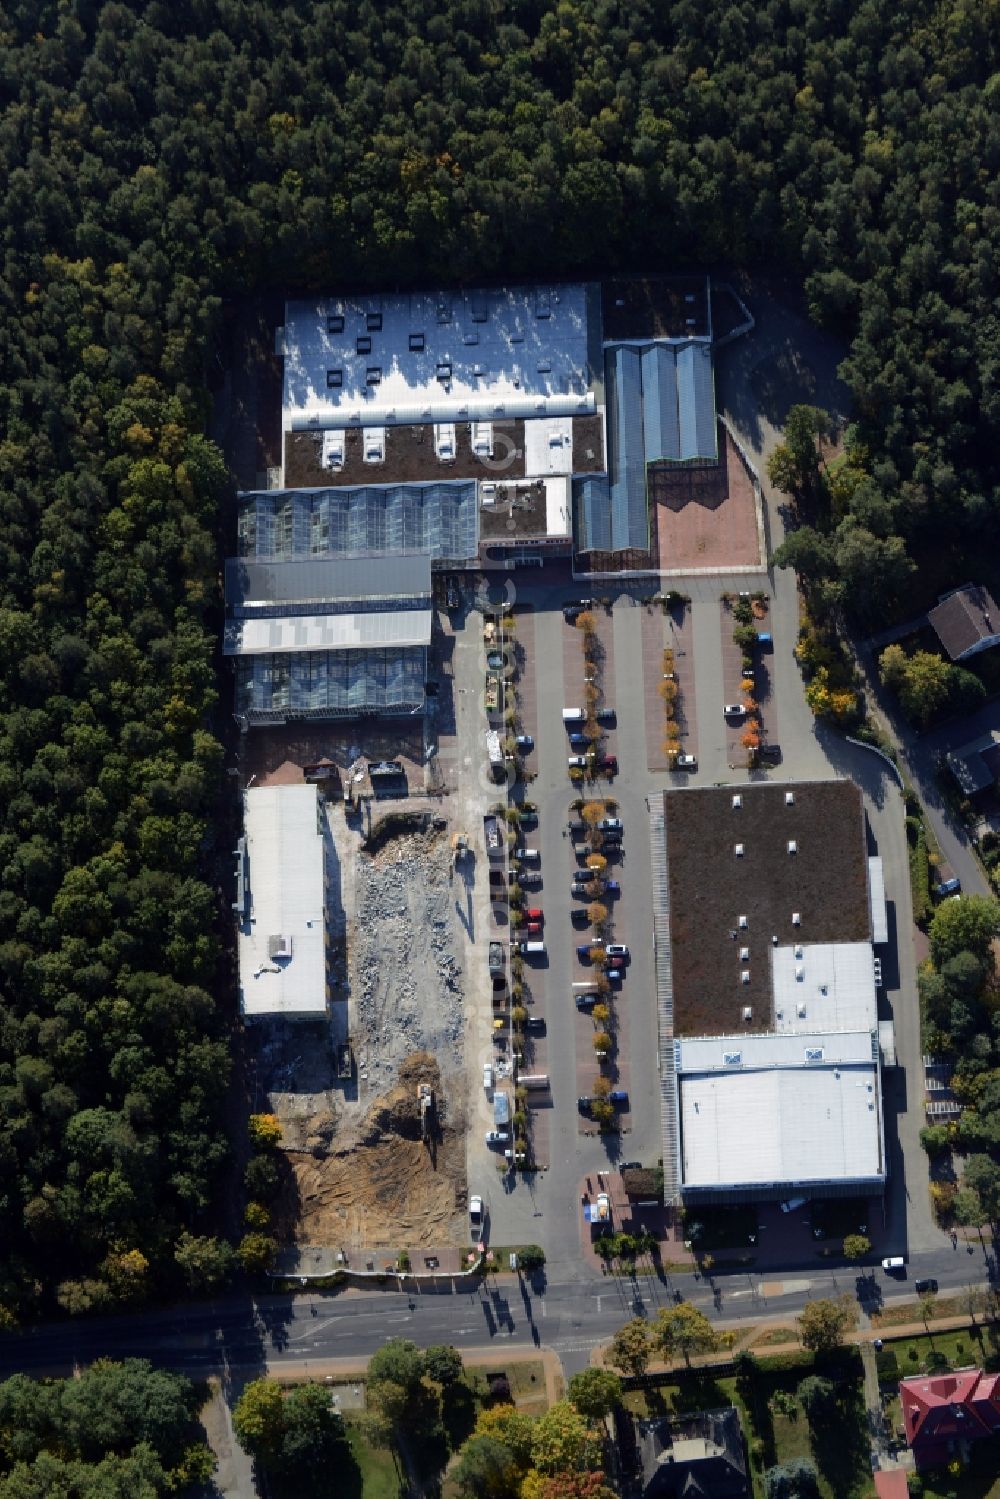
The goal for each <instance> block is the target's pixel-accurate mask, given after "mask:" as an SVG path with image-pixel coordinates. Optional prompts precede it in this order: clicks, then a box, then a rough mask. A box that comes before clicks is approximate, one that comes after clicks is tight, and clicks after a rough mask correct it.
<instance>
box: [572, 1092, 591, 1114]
mask: <svg viewBox="0 0 1000 1499" xmlns="http://www.w3.org/2000/svg"><path fill="white" fill-rule="evenodd" d="M593 1102H594V1100H593V1099H592V1098H590V1097H588V1096H587V1095H583V1096H581V1097H580V1098H578V1099H577V1101H576V1106H577V1108H578V1109H579V1110H580V1113H581V1114H589V1113H590V1110H591V1106H592V1104H593Z"/></svg>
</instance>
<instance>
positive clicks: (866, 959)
mask: <svg viewBox="0 0 1000 1499" xmlns="http://www.w3.org/2000/svg"><path fill="white" fill-rule="evenodd" d="M771 963H772V969H771V982H772V987H773V990H774V1028H775V1030H776V1031H777V1032H778V1033H779V1034H784V1033H787V1032H791V1033H793V1034H795V1033H803V1032H809V1031H812V1032H816V1031H853V1030H865V1031H872V1030H874V1029H875V1025H876V1021H877V1018H878V1010H877V1004H876V998H875V965H874V961H873V955H872V946H871V943H870V942H812V943H810V942H807V943H804V944H801V945H798V946H789V947H775V948H773V949H772V953H771Z"/></svg>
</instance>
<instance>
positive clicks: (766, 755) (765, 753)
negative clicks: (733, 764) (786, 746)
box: [757, 744, 781, 765]
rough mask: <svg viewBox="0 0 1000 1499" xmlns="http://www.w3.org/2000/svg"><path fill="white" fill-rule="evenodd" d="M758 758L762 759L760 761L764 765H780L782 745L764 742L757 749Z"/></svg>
mask: <svg viewBox="0 0 1000 1499" xmlns="http://www.w3.org/2000/svg"><path fill="white" fill-rule="evenodd" d="M757 758H758V759H759V760H760V763H761V764H762V765H780V764H781V745H780V744H762V745H761V747H760V749H759V750H758V751H757Z"/></svg>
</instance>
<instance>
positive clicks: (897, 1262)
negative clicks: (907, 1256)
mask: <svg viewBox="0 0 1000 1499" xmlns="http://www.w3.org/2000/svg"><path fill="white" fill-rule="evenodd" d="M882 1269H883V1270H885V1271H887V1272H888V1274H890V1275H897V1274H898V1273H899V1272H900V1270H905V1269H906V1261H905V1260H904V1259H903V1256H902V1255H901V1254H891V1255H890V1256H889V1257H888V1259H884V1260H883V1261H882Z"/></svg>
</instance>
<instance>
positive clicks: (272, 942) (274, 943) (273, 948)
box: [267, 935, 292, 958]
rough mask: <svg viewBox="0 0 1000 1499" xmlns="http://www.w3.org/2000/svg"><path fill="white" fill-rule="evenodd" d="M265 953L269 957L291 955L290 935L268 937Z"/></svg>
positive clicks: (287, 956) (288, 956) (286, 956)
mask: <svg viewBox="0 0 1000 1499" xmlns="http://www.w3.org/2000/svg"><path fill="white" fill-rule="evenodd" d="M267 955H268V957H269V958H290V957H291V956H292V939H291V937H283V936H280V935H279V936H277V937H268V939H267Z"/></svg>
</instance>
